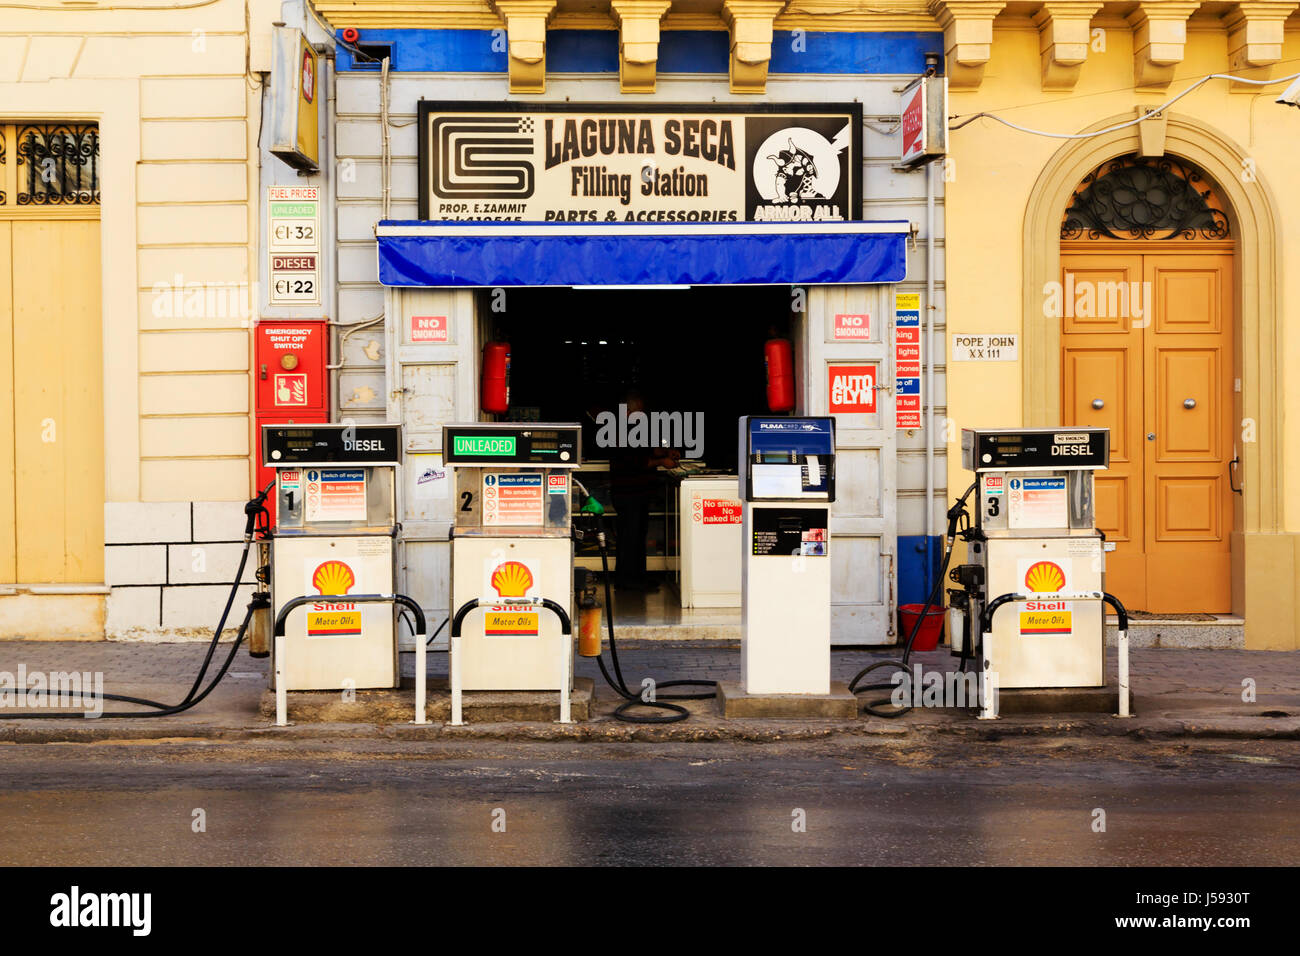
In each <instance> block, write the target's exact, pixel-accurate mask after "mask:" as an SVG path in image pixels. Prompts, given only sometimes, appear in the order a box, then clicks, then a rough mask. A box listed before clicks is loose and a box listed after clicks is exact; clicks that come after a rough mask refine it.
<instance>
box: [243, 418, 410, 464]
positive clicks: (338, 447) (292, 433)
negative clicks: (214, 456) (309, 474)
mask: <svg viewBox="0 0 1300 956" xmlns="http://www.w3.org/2000/svg"><path fill="white" fill-rule="evenodd" d="M401 456H402V427H401V426H400V425H263V426H262V459H263V461H262V464H264V465H266V466H267V467H271V468H275V467H279V466H283V465H396V464H399V463H400V460H401Z"/></svg>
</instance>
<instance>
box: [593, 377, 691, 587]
mask: <svg viewBox="0 0 1300 956" xmlns="http://www.w3.org/2000/svg"><path fill="white" fill-rule="evenodd" d="M622 401H623V403H625V404H626V405H627V413H628V414H629V415H631V414H632V413H633V412H641V411H645V399H644V397H643V396H642V395H641V393H640V392H639V391H636V390H635V389H630V390H628V391H627V392H626V393H625V394H624V397H623V400H622ZM680 460H681V452H680V450H678V449H676V448H659V447H653V448H616V449H614V450H613V453H612V454H611V455H610V459H609V485H610V497H611V498H612V499H613V502H614V516H615V523H614V527H615V533H616V536H615V542H614V562H615V563H614V586H615V587H617V588H618V589H619V590H622V591H641V592H644V593H647V594H649V593H653V592H655V591H657V590H659V583H658V582H657V581H654V580H653V579H651V578H650V576H649V575H648V574H647V573H646V535H647V533H648V532H649V530H650V502H651V500H652V499H653V498H655V497H656V496H657V495H662V491H663V484H662V482H661V480H660V478H659V475H658V473H657V471H658V469H659V467H660V466H662V467H664V468H673V467H675V466H676V465H677V463H678V462H679V461H680Z"/></svg>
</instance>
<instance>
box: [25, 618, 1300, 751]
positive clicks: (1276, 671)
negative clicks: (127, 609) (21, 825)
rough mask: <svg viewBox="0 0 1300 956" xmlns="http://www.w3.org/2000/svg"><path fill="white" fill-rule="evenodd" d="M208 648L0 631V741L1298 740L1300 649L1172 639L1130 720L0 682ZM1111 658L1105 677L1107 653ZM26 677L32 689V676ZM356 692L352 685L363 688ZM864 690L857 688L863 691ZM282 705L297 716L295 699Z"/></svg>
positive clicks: (186, 670) (679, 657)
mask: <svg viewBox="0 0 1300 956" xmlns="http://www.w3.org/2000/svg"><path fill="white" fill-rule="evenodd" d="M206 649H207V645H206V644H196V643H180V644H156V643H148V644H145V643H129V642H113V641H99V642H32V641H0V718H6V719H0V743H42V742H96V741H123V740H153V741H171V740H175V741H185V740H223V741H238V740H261V741H271V740H327V739H328V740H339V739H372V740H382V739H389V740H399V741H400V740H419V739H441V740H449V741H454V740H472V739H489V740H518V741H529V740H531V741H563V742H581V741H596V742H601V741H604V742H618V741H660V742H692V741H697V742H698V741H726V740H733V741H754V742H775V741H791V740H820V739H830V738H835V737H841V736H871V737H877V738H892V739H895V740H903V739H908V738H910V739H913V740H921V739H926V738H938V737H944V738H952V737H969V738H978V739H984V740H999V739H1006V738H1014V737H1021V736H1043V737H1128V738H1135V739H1139V740H1169V739H1185V738H1206V739H1214V738H1219V739H1237V740H1258V739H1270V738H1271V739H1281V740H1294V739H1300V652H1295V651H1246V650H1190V649H1181V648H1179V649H1161V648H1138V649H1134V650H1132V651H1131V652H1130V658H1131V672H1132V686H1133V693H1134V713H1135V716H1134V717H1132V718H1129V719H1127V720H1121V719H1118V718H1115V717H1112V716H1109V715H1106V714H1007V715H1004V716H1002V717H1001V718H999V719H998V720H996V721H978V720H976V719H975V718H974V716H973V714H972V713H971V712H970V711H967V710H958V709H941V708H937V707H920V708H917V709H915V710H913V711H911V712H910V713H908V714H906V715H904V716H901V717H898V718H894V719H883V718H879V717H874V716H870V715H866V714H864V713H863V712H862V711H861V709H860V710H859V715H858V716H857V717H856V718H854V719H850V720H843V719H841V720H798V719H781V720H759V719H744V720H737V719H726V718H723V717H722V716H721V714H720V711H719V710H718V706H717V702H716V701H714V700H711V699H710V700H702V701H688V702H685V706H686V707H687V708H688V709H689V710H690V711H691V715H692V716H691V718H690V719H689V720H685V721H682V722H680V723H675V724H667V725H644V724H629V723H624V722H622V721H619V720H616V719H614V717H613V715H612V712H613V710H614V708H615V707H616V706H617V705H618V704H619V703H621V700H620V699H619V698H618V697H617V696H616V695H615V694H614V693H613V692H612V691H611V690H610V689H609V688H608V687H607V686H606V685H605V683H604V681H603V679H602V678H601V676H600V672H599V670H598V669H597V667H596V664H595V661H594V660H587V659H583V658H579V659H578V661H577V668H576V670H577V674H578V676H580V677H590V678H593V679H594V681H595V685H596V698H595V701H594V702H593V707H592V717H591V719H590V720H588V721H585V722H581V723H574V724H569V725H561V724H557V723H550V722H538V721H532V722H512V723H506V722H480V723H469V724H467V725H465V726H462V727H450V726H447V725H444V724H442V723H438V722H434V723H430V724H426V725H422V726H416V725H413V724H410V723H407V722H406V721H405V720H393V719H391V718H390V719H389V720H388V721H386V722H358V723H307V722H299V723H296V724H291V725H290V726H288V727H275V726H274V725H273V723H272V722H271V721H269V720H268V719H267V718H266V717H265V716H263V715H262V713H261V708H262V704H263V699H264V694H265V692H266V689H267V662H266V661H265V660H254V659H252V658H250V657H249V656H248V654H247V652H246V651H245V650H244V649H242V648H241V649H240V651H239V652H238V653H237V654H236V656H235V659H234V661H233V663H232V664H231V666H230V670H229V672H228V673H227V674H226V676H225V679H224V680H223V681H222V682H221V683H220V684H219V685H218V686H217V687H216V688H215V689H214V690H213V691H212V692H211V694H210V696H208V697H207V698H205V699H204V700H203V701H201V702H200V703H199V704H198V705H197V706H195V707H193V708H191V709H189V710H187V711H185V712H183V713H180V714H175V715H168V716H158V717H145V718H138V719H110V718H109V717H108V713H109V712H114V711H123V710H135V709H138V708H135V707H133V706H132V705H129V704H124V703H114V702H112V701H109V702H106V703H105V705H104V710H105V717H103V718H100V719H97V720H83V719H80V718H75V717H74V718H67V717H63V716H56V715H55V714H53V713H52V712H50V711H48V710H47V711H43V713H44V714H46V715H47V716H46V717H41V718H31V717H25V718H21V719H7V718H8V715H9V714H11V713H16V712H17V710H18V708H17V707H15V702H14V700H13V697H12V695H11V694H7V693H6V690H7V689H8V688H11V687H13V686H14V684H15V681H16V678H17V677H18V676H19V674H20V668H22V669H25V673H26V674H27V675H33V674H48V673H51V672H71V671H76V672H82V673H90V674H97V675H102V680H103V689H104V691H106V692H108V693H113V694H124V695H128V696H134V697H142V698H149V699H153V700H158V701H165V702H177V701H180V700H181V699H183V698H184V697H185V695H186V693H187V692H188V691H189V689H190V686H191V685H192V684H193V681H194V677H195V675H196V674H197V672H198V670H199V667H200V665H201V664H202V661H203V658H204V655H205V653H206ZM227 650H228V647H227V646H225V645H223V646H222V647H221V648H220V649H219V650H218V652H217V655H216V664H220V662H221V661H222V660H224V657H225V654H226V653H227ZM894 653H896V652H895V651H893V650H890V649H872V650H861V649H844V650H837V651H835V652H834V653H833V654H832V679H833V680H849V679H850V678H852V677H853V675H854V674H856V673H857V672H858V671H859V670H861V669H862V668H863V667H865V666H867V665H868V664H870V663H871V662H873V661H875V660H880V659H884V658H888V657H891V656H893V654H894ZM620 657H621V662H622V669H623V673H624V675H625V677H626V679H627V682H628V684H629V686H632V687H634V688H637V687H640V686H641V679H642V678H643V677H645V676H653V677H654V678H655V679H656V680H658V681H660V682H662V681H666V680H671V679H679V680H680V679H685V678H709V679H714V680H736V679H738V678H739V675H740V649H739V648H738V647H734V646H720V645H719V644H718V643H716V642H710V643H694V644H691V643H684V644H664V643H662V642H654V643H641V644H636V643H632V644H627V645H622V646H620ZM912 661H913V663H914V664H920V665H921V666H922V668H924V669H925V670H926V671H930V670H938V671H950V670H952V669H954V660H953V658H952V657H951V656H950V655H949V654H948V653H947V651H946V650H939V651H935V652H931V653H921V654H914V655H913V656H912ZM413 664H414V655H413V654H406V653H404V654H403V655H402V667H403V672H404V674H405V675H406V677H407V678H408V679H409V677H410V676H411V674H412V667H413ZM1108 665H1109V672H1110V680H1111V682H1112V683H1113V681H1114V676H1113V675H1114V669H1115V659H1114V652H1113V651H1111V652H1110V658H1109V662H1108ZM446 667H447V657H446V655H445V654H442V653H431V654H430V655H429V670H428V673H429V675H430V677H431V679H432V680H433V681H435V682H436V681H440V680H442V679H445V677H446ZM215 669H216V668H215V666H214V668H213V670H214V671H215ZM28 681H29V683H28V686H31V683H30V681H31V677H30V676H28ZM1252 692H1253V699H1251V697H1252ZM405 693H408V694H409V693H410V691H406V692H405ZM364 694H365V692H364V691H361V692H358V696H359V697H362V696H363V695H364ZM884 695H885V692H880V693H879V694H877V695H876V696H884ZM870 696H872V695H870V694H862V695H860V698H861V699H863V700H865V699H867V698H868V697H870ZM289 714H290V720H292V719H293V696H292V695H291V696H290V702H289ZM408 719H409V718H408Z"/></svg>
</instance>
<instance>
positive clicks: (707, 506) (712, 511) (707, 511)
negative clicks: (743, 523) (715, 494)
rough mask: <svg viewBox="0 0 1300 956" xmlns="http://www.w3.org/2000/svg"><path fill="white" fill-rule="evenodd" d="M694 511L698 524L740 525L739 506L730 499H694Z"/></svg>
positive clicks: (738, 503)
mask: <svg viewBox="0 0 1300 956" xmlns="http://www.w3.org/2000/svg"><path fill="white" fill-rule="evenodd" d="M694 511H695V515H694V517H695V520H696V521H697V522H699V523H700V524H740V515H741V504H740V502H739V501H734V500H732V499H730V498H696V499H695V506H694Z"/></svg>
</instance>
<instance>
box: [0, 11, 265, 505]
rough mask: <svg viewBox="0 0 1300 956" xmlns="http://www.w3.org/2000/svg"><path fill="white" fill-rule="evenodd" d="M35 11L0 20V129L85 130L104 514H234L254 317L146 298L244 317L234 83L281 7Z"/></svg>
mask: <svg viewBox="0 0 1300 956" xmlns="http://www.w3.org/2000/svg"><path fill="white" fill-rule="evenodd" d="M34 6H39V8H38V9H15V8H10V9H7V10H6V11H5V15H4V17H3V18H0V119H8V120H20V119H27V118H31V119H37V120H43V119H51V120H57V119H61V118H68V119H82V120H98V121H99V122H100V127H101V129H100V133H101V169H102V194H103V208H102V213H103V225H102V228H103V253H102V259H101V263H100V267H101V269H102V273H103V292H104V295H103V319H104V349H105V362H104V365H105V368H104V372H105V377H104V393H105V409H104V438H105V454H106V468H105V470H106V496H107V500H108V501H169V500H181V499H184V500H235V499H241V498H244V497H246V496H247V494H248V491H249V487H250V485H249V467H248V460H247V456H248V452H249V448H248V443H249V435H250V434H251V428H250V425H249V419H248V415H249V383H248V361H249V357H248V355H249V342H250V331H249V327H250V324H251V322H250V320H251V319H252V318H253V316H252V315H251V314H250V311H249V309H248V308H247V307H245V308H244V309H242V310H241V309H238V308H226V307H223V308H218V309H215V310H210V311H205V312H204V313H203V314H199V315H195V314H193V310H189V311H188V313H187V311H185V310H179V311H178V310H175V309H168V308H167V307H166V303H159V302H158V299H159V295H158V293H159V291H164V294H165V292H167V291H170V290H171V289H172V288H173V287H174V286H175V285H176V284H177V283H178V281H179V283H180V284H182V285H187V284H190V283H201V284H203V285H204V286H205V287H215V288H219V289H223V288H228V289H231V290H243V291H242V295H240V296H234V295H232V296H231V299H232V300H234V301H243V302H245V303H249V302H251V301H252V298H253V297H252V296H251V295H250V294H249V293H248V292H247V289H248V284H249V282H250V281H251V280H252V279H255V278H256V269H255V263H256V259H255V258H254V249H255V248H256V243H257V236H256V229H257V222H258V217H257V215H256V207H255V201H256V196H255V191H256V184H257V169H256V161H255V157H256V142H257V124H258V116H259V112H260V105H259V103H260V96H261V94H260V90H259V88H258V80H257V78H256V76H252V75H249V72H248V67H249V66H250V59H251V60H257V59H265V55H264V52H263V51H264V50H265V36H266V34H267V33H268V31H269V25H270V23H271V21H272V20H274V19H278V14H279V3H278V2H267V0H254V2H253V3H251V4H248V5H247V6H248V10H247V11H246V5H245V3H244V2H242V0H213V2H210V3H207V4H201V5H198V6H194V7H190V8H179V9H178V8H176V7H174V6H171V5H164V6H162V7H160V9H159V10H157V11H149V10H140V9H133V10H127V9H114V6H115V4H114V3H113V2H112V0H107V2H105V3H103V4H102V5H101V6H100V7H98V8H95V9H90V10H87V9H84V8H75V9H74V8H66V9H59V8H56V7H54V6H52V5H48V4H46V5H34ZM131 6H135V7H137V8H138V7H139V4H132V5H131ZM246 14H247V16H248V20H247V21H246ZM247 23H252V24H255V27H254V30H253V36H252V37H251V38H250V35H249V32H248V27H247V25H246V24H247ZM262 68H263V69H265V68H266V67H262Z"/></svg>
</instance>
